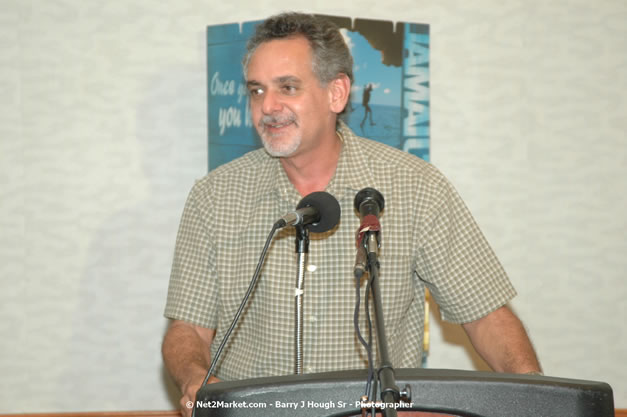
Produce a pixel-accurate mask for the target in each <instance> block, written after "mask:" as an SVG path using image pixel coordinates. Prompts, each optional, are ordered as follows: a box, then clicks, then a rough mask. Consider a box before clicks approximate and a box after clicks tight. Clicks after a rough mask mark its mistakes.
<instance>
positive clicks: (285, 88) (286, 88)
mask: <svg viewBox="0 0 627 417" xmlns="http://www.w3.org/2000/svg"><path fill="white" fill-rule="evenodd" d="M283 91H284V92H285V93H286V94H294V93H295V92H296V86H293V85H284V86H283Z"/></svg>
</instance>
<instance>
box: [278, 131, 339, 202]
mask: <svg viewBox="0 0 627 417" xmlns="http://www.w3.org/2000/svg"><path fill="white" fill-rule="evenodd" d="M341 151H342V141H341V140H340V138H339V136H338V135H337V134H336V133H335V132H334V133H333V137H332V138H327V140H326V141H325V142H324V144H322V146H318V147H317V148H316V149H315V150H311V151H309V152H306V153H304V154H301V155H295V156H293V157H289V158H281V165H282V166H283V169H284V170H285V173H286V174H287V178H288V179H289V180H290V182H291V183H292V184H293V185H294V187H295V188H296V190H297V191H298V192H299V194H300V195H301V196H306V195H308V194H310V193H312V192H314V191H324V190H325V189H326V188H327V185H328V184H329V182H330V181H331V179H332V178H333V175H335V169H336V168H337V163H338V161H339V159H340V152H341Z"/></svg>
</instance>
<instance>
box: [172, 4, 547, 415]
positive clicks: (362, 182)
mask: <svg viewBox="0 0 627 417" xmlns="http://www.w3.org/2000/svg"><path fill="white" fill-rule="evenodd" d="M243 63H244V76H245V79H246V83H247V87H248V91H249V95H250V110H251V114H252V120H253V123H254V126H255V128H256V129H257V132H258V133H259V136H260V138H261V140H262V142H263V145H264V148H263V149H259V150H256V151H253V152H250V153H248V154H246V155H244V156H243V157H241V158H239V159H236V160H234V161H232V162H230V163H228V164H226V165H223V166H221V167H218V168H216V169H215V170H213V171H212V172H210V173H209V174H208V175H207V176H206V177H204V178H203V179H201V180H200V181H198V182H197V183H196V184H195V185H194V186H193V188H192V190H191V192H190V194H189V197H188V200H187V202H186V205H185V209H184V211H183V215H182V219H181V223H180V228H179V233H178V236H177V243H176V250H175V255H174V261H173V267H172V274H171V278H170V285H169V290H168V298H167V304H166V309H165V316H166V317H168V318H170V319H171V323H170V326H169V328H168V331H167V333H166V335H165V337H164V341H163V357H164V361H165V365H166V367H167V369H168V371H169V372H170V374H171V376H172V377H173V378H174V380H175V381H176V383H177V385H178V386H179V388H180V389H181V392H182V399H181V407H182V409H183V410H184V412H185V413H188V414H189V413H191V410H190V409H189V408H187V407H186V405H185V404H186V403H187V402H188V401H193V400H194V398H195V394H196V391H197V390H198V388H199V387H200V384H201V382H202V381H203V378H204V377H205V375H206V373H207V369H208V368H209V364H210V362H211V353H210V352H212V351H215V349H216V347H217V346H218V345H219V343H220V342H221V341H222V339H223V338H224V335H225V332H226V329H227V328H228V327H229V325H230V322H231V320H232V318H233V316H234V314H235V312H236V310H237V308H238V306H239V303H240V301H241V299H242V296H243V295H244V293H245V291H246V288H247V286H248V282H249V280H250V277H251V276H252V275H253V272H254V270H255V266H256V262H257V259H258V257H259V254H260V252H261V248H262V247H263V243H264V240H265V237H266V234H267V233H268V231H269V230H270V228H271V227H272V224H273V223H274V221H275V220H276V219H279V218H281V216H282V215H283V214H285V213H287V212H290V211H292V210H294V207H296V205H297V204H298V202H299V200H301V198H302V197H303V196H306V195H308V194H310V193H311V192H314V191H326V192H328V193H330V194H331V195H333V196H334V197H335V198H336V199H337V200H338V202H339V204H340V206H341V209H342V216H341V219H340V221H339V224H338V225H337V226H336V227H335V228H334V229H332V230H330V231H329V232H325V233H320V234H319V236H314V235H316V234H313V235H312V237H311V242H310V250H309V257H308V264H307V273H308V276H307V282H306V285H305V290H304V299H305V301H304V335H305V345H304V352H303V357H304V359H303V361H304V363H303V365H304V368H303V369H304V372H305V373H315V372H324V371H330V370H342V369H362V368H365V367H367V357H366V354H365V352H364V350H363V347H362V346H361V345H360V343H359V342H358V340H357V337H356V335H355V330H354V327H353V314H354V311H353V310H354V299H355V287H356V285H355V282H354V280H353V267H354V264H355V261H354V259H355V233H356V231H357V228H358V227H359V225H360V223H359V221H360V219H359V218H358V216H357V215H356V214H355V212H354V209H353V200H354V198H355V195H356V194H357V192H358V191H359V190H361V189H363V188H364V187H373V188H376V189H377V190H379V191H380V192H381V193H382V194H383V195H384V196H385V202H386V205H385V211H384V212H383V215H382V216H381V228H382V229H381V230H382V232H381V233H382V236H383V237H382V241H383V243H382V244H381V249H380V258H379V260H380V270H381V293H382V303H383V311H384V317H385V325H386V330H387V341H388V345H389V351H390V358H391V361H392V364H393V365H394V366H395V367H408V368H410V367H419V366H420V364H421V358H422V336H423V330H424V329H423V327H424V325H423V323H424V295H425V288H428V289H429V291H430V294H431V295H432V297H433V298H434V299H435V301H436V302H437V303H438V305H439V306H440V311H441V314H442V318H443V319H444V320H447V321H450V322H453V323H459V324H461V325H462V326H463V328H464V330H465V331H466V333H467V334H468V336H469V338H470V340H471V342H472V344H473V346H474V347H475V349H476V350H477V352H478V353H479V354H480V355H481V357H482V358H483V359H485V361H486V362H487V363H488V364H489V365H490V367H491V368H492V369H493V370H495V371H498V372H509V373H540V372H541V369H540V365H539V363H538V360H537V358H536V355H535V353H534V350H533V348H532V345H531V343H530V341H529V339H528V336H527V334H526V332H525V330H524V328H523V326H522V324H521V322H520V321H519V319H518V318H517V317H516V316H515V315H514V314H513V313H512V312H511V310H510V309H508V307H507V306H506V304H507V302H508V301H509V300H510V299H511V298H513V297H514V296H515V290H514V288H513V287H512V285H511V283H510V281H509V279H508V277H507V276H506V274H505V271H504V270H503V268H502V267H501V265H500V263H499V261H498V260H497V258H496V256H495V255H494V253H493V251H492V250H491V248H490V247H489V245H488V243H487V242H486V240H485V238H484V237H483V235H482V234H481V232H480V230H479V228H478V226H477V224H476V223H475V221H474V220H473V218H472V216H471V214H470V213H469V211H468V209H467V208H466V206H465V205H464V203H463V202H462V200H461V198H460V197H459V195H458V194H457V192H456V191H455V189H454V188H453V186H452V185H451V184H450V183H449V182H448V181H447V179H446V178H445V177H444V176H443V175H442V174H441V173H440V172H439V171H438V170H437V169H436V168H435V167H434V166H433V165H431V164H429V163H427V162H425V161H423V160H421V159H419V158H417V157H415V156H412V155H410V154H408V153H405V152H402V151H400V150H397V149H393V148H391V147H389V146H386V145H383V144H380V143H377V142H374V141H371V140H368V139H364V138H361V137H358V136H357V135H355V133H354V132H352V131H351V129H349V128H348V126H347V125H346V124H345V123H343V122H342V121H341V120H340V115H341V114H342V112H343V111H344V109H345V107H346V105H347V102H348V100H349V94H350V90H351V83H352V82H353V68H352V66H353V61H352V57H351V54H350V51H349V50H348V48H347V46H346V43H345V42H344V40H343V37H342V35H341V33H340V31H339V30H338V29H337V28H336V27H335V26H334V25H333V24H331V23H329V22H327V21H325V20H323V19H321V18H319V17H314V16H311V15H306V14H298V13H286V14H281V15H277V16H273V17H271V18H269V19H267V20H266V21H264V22H263V23H262V24H260V25H259V26H258V27H257V29H256V32H255V34H254V35H253V37H252V38H251V39H250V40H249V42H248V45H247V54H246V56H245V57H244V61H243ZM293 238H294V233H293V230H290V228H286V229H283V230H282V231H281V232H280V233H278V234H277V235H276V236H275V239H274V241H273V242H272V245H271V246H270V249H269V251H268V255H267V258H266V260H265V263H264V266H263V269H262V271H261V277H260V279H259V281H258V284H257V286H256V288H255V291H254V294H253V295H252V297H251V299H250V301H249V303H248V305H247V307H246V309H245V311H244V313H243V315H242V316H241V319H240V321H239V322H238V325H237V328H236V329H235V331H234V332H233V334H232V336H231V339H229V343H228V345H227V347H226V349H225V350H224V352H223V354H222V356H221V358H220V364H219V366H218V367H217V369H216V372H215V376H214V377H212V378H211V380H210V382H217V381H219V380H238V379H246V378H255V377H262V376H271V375H287V374H291V373H293V361H294V359H293V355H294V353H293V352H294V334H293V315H294V304H293V300H294V274H295V272H294V271H295V269H296V264H295V255H294V244H293V240H294V239H293ZM361 291H362V292H363V291H364V289H363V288H362V289H361ZM362 295H363V294H362ZM362 299H363V298H362ZM362 316H363V314H362ZM362 318H363V317H362ZM364 327H365V325H362V328H364Z"/></svg>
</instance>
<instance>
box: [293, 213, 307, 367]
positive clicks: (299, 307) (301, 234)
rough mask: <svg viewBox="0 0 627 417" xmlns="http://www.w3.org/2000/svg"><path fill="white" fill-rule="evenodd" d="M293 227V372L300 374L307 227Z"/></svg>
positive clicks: (301, 365)
mask: <svg viewBox="0 0 627 417" xmlns="http://www.w3.org/2000/svg"><path fill="white" fill-rule="evenodd" d="M295 229H296V253H297V254H298V273H297V277H296V288H295V290H294V296H295V298H294V300H295V304H296V322H295V339H294V344H295V364H294V373H295V374H296V375H300V374H302V373H303V292H304V291H303V287H304V283H305V263H306V261H307V253H308V252H309V228H308V227H307V226H303V225H298V226H296V228H295Z"/></svg>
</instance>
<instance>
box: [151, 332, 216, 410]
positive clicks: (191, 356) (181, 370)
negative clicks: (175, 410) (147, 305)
mask: <svg viewBox="0 0 627 417" xmlns="http://www.w3.org/2000/svg"><path fill="white" fill-rule="evenodd" d="M214 335H215V330H214V329H206V328H204V327H200V326H196V325H194V324H191V323H186V322H184V321H180V320H173V321H172V322H170V326H169V327H168V330H167V332H166V334H165V336H164V338H163V345H162V347H161V352H162V354H163V361H164V363H165V367H166V368H167V370H168V372H169V373H170V375H171V376H172V378H173V379H174V382H176V385H177V386H178V387H179V389H180V390H181V393H182V397H181V401H180V407H181V412H182V414H183V416H185V417H189V416H191V415H192V409H193V406H194V402H195V401H196V392H197V391H198V389H199V388H200V385H201V384H202V381H203V380H204V379H205V376H207V371H208V370H209V366H210V364H211V354H210V352H209V349H210V347H211V342H212V341H213V337H214ZM214 382H219V380H218V379H217V378H215V377H212V378H210V379H209V381H208V383H210V384H211V383H214Z"/></svg>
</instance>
